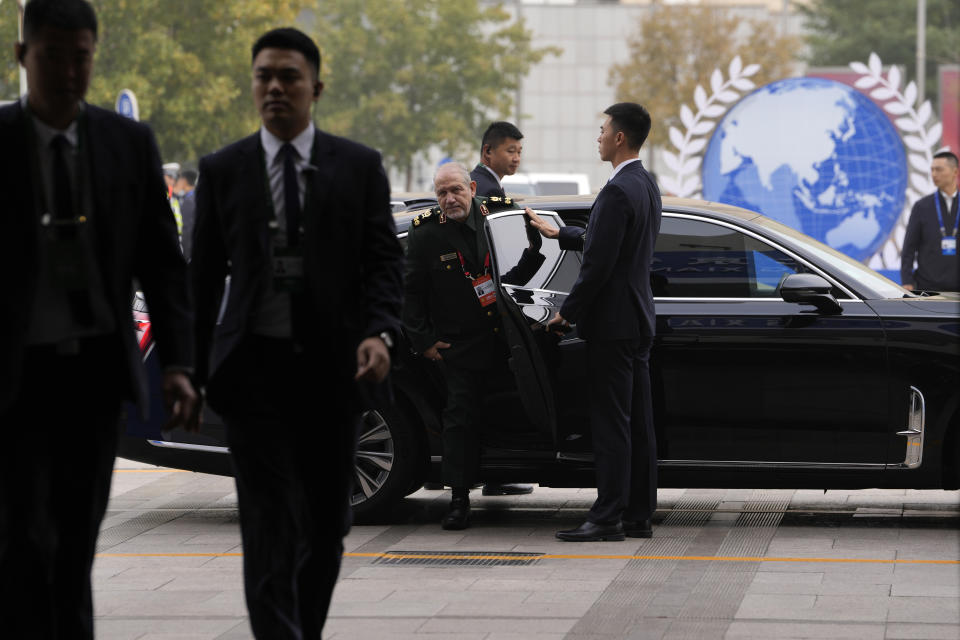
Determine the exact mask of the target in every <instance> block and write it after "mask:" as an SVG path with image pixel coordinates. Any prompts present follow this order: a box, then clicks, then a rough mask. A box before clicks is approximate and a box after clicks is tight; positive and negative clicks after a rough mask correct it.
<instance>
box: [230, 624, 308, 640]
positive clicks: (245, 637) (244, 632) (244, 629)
mask: <svg viewBox="0 0 960 640" xmlns="http://www.w3.org/2000/svg"><path fill="white" fill-rule="evenodd" d="M324 631H326V626H324ZM216 640H254V638H253V632H252V631H250V623H249V622H247V621H246V620H244V621H243V622H240V623H238V624H237V625H235V626H234V627H232V628H231V629H230V630H228V631H226V632H224V633H221V634H220V635H219V636H217V637H216Z"/></svg>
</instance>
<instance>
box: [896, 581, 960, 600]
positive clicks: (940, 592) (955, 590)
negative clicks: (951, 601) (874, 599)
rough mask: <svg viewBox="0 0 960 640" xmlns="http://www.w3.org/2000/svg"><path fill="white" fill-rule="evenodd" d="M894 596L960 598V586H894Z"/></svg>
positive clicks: (923, 584)
mask: <svg viewBox="0 0 960 640" xmlns="http://www.w3.org/2000/svg"><path fill="white" fill-rule="evenodd" d="M890 595H893V596H933V597H937V598H960V586H958V585H946V584H926V583H920V584H916V583H914V584H909V583H908V584H894V585H893V587H892V591H891V593H890Z"/></svg>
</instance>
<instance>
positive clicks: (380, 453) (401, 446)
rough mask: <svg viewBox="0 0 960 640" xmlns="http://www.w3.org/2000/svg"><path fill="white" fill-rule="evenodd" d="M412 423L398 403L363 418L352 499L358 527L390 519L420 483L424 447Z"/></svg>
mask: <svg viewBox="0 0 960 640" xmlns="http://www.w3.org/2000/svg"><path fill="white" fill-rule="evenodd" d="M413 424H414V422H413V421H411V420H410V419H409V418H408V417H407V415H405V414H404V412H403V410H402V409H401V407H400V406H398V405H396V404H395V405H393V406H392V407H389V408H386V409H377V410H373V411H367V412H365V413H364V414H363V416H362V417H361V419H360V429H359V434H360V435H359V440H358V443H357V455H356V457H355V458H354V476H353V478H354V490H353V495H352V496H351V499H350V502H351V504H352V505H353V517H354V520H355V521H356V522H357V523H358V524H359V523H369V522H378V521H384V520H386V519H388V518H389V516H390V514H391V513H392V512H393V510H394V508H395V507H396V506H397V505H398V504H399V503H400V501H401V500H403V498H404V497H406V496H407V494H408V492H409V490H410V487H411V486H412V485H413V484H415V483H416V482H418V478H417V476H418V474H419V471H420V469H421V464H420V462H421V461H420V458H421V448H420V444H419V442H420V441H419V439H418V438H417V434H416V433H414V431H413V429H414V427H413Z"/></svg>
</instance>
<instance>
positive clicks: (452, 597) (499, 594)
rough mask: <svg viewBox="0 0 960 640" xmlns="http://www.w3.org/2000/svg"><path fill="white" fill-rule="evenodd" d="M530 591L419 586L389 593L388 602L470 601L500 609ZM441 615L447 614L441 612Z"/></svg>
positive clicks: (517, 600) (451, 602)
mask: <svg viewBox="0 0 960 640" xmlns="http://www.w3.org/2000/svg"><path fill="white" fill-rule="evenodd" d="M531 593H532V592H530V591H438V590H428V589H419V588H416V587H414V588H410V589H398V590H396V591H394V592H392V593H391V594H389V595H388V597H387V598H386V601H388V602H440V603H445V604H453V603H457V602H469V603H472V604H475V605H477V606H484V607H486V608H487V609H488V610H491V611H500V609H501V605H510V604H516V603H517V602H522V601H524V600H525V599H526V598H527V596H529V595H530V594H531ZM441 615H445V613H444V612H441Z"/></svg>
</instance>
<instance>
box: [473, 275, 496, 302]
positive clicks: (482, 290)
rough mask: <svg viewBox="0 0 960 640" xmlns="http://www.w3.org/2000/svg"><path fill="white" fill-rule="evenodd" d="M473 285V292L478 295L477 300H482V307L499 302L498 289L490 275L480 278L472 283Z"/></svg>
mask: <svg viewBox="0 0 960 640" xmlns="http://www.w3.org/2000/svg"><path fill="white" fill-rule="evenodd" d="M471 284H473V290H474V291H475V292H476V294H477V299H478V300H480V306H481V307H489V306H490V305H491V304H493V303H494V302H496V301H497V289H496V287H495V286H494V284H493V278H492V277H491V276H490V274H487V275H485V276H480V277H479V278H477V279H476V280H473V281H471Z"/></svg>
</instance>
